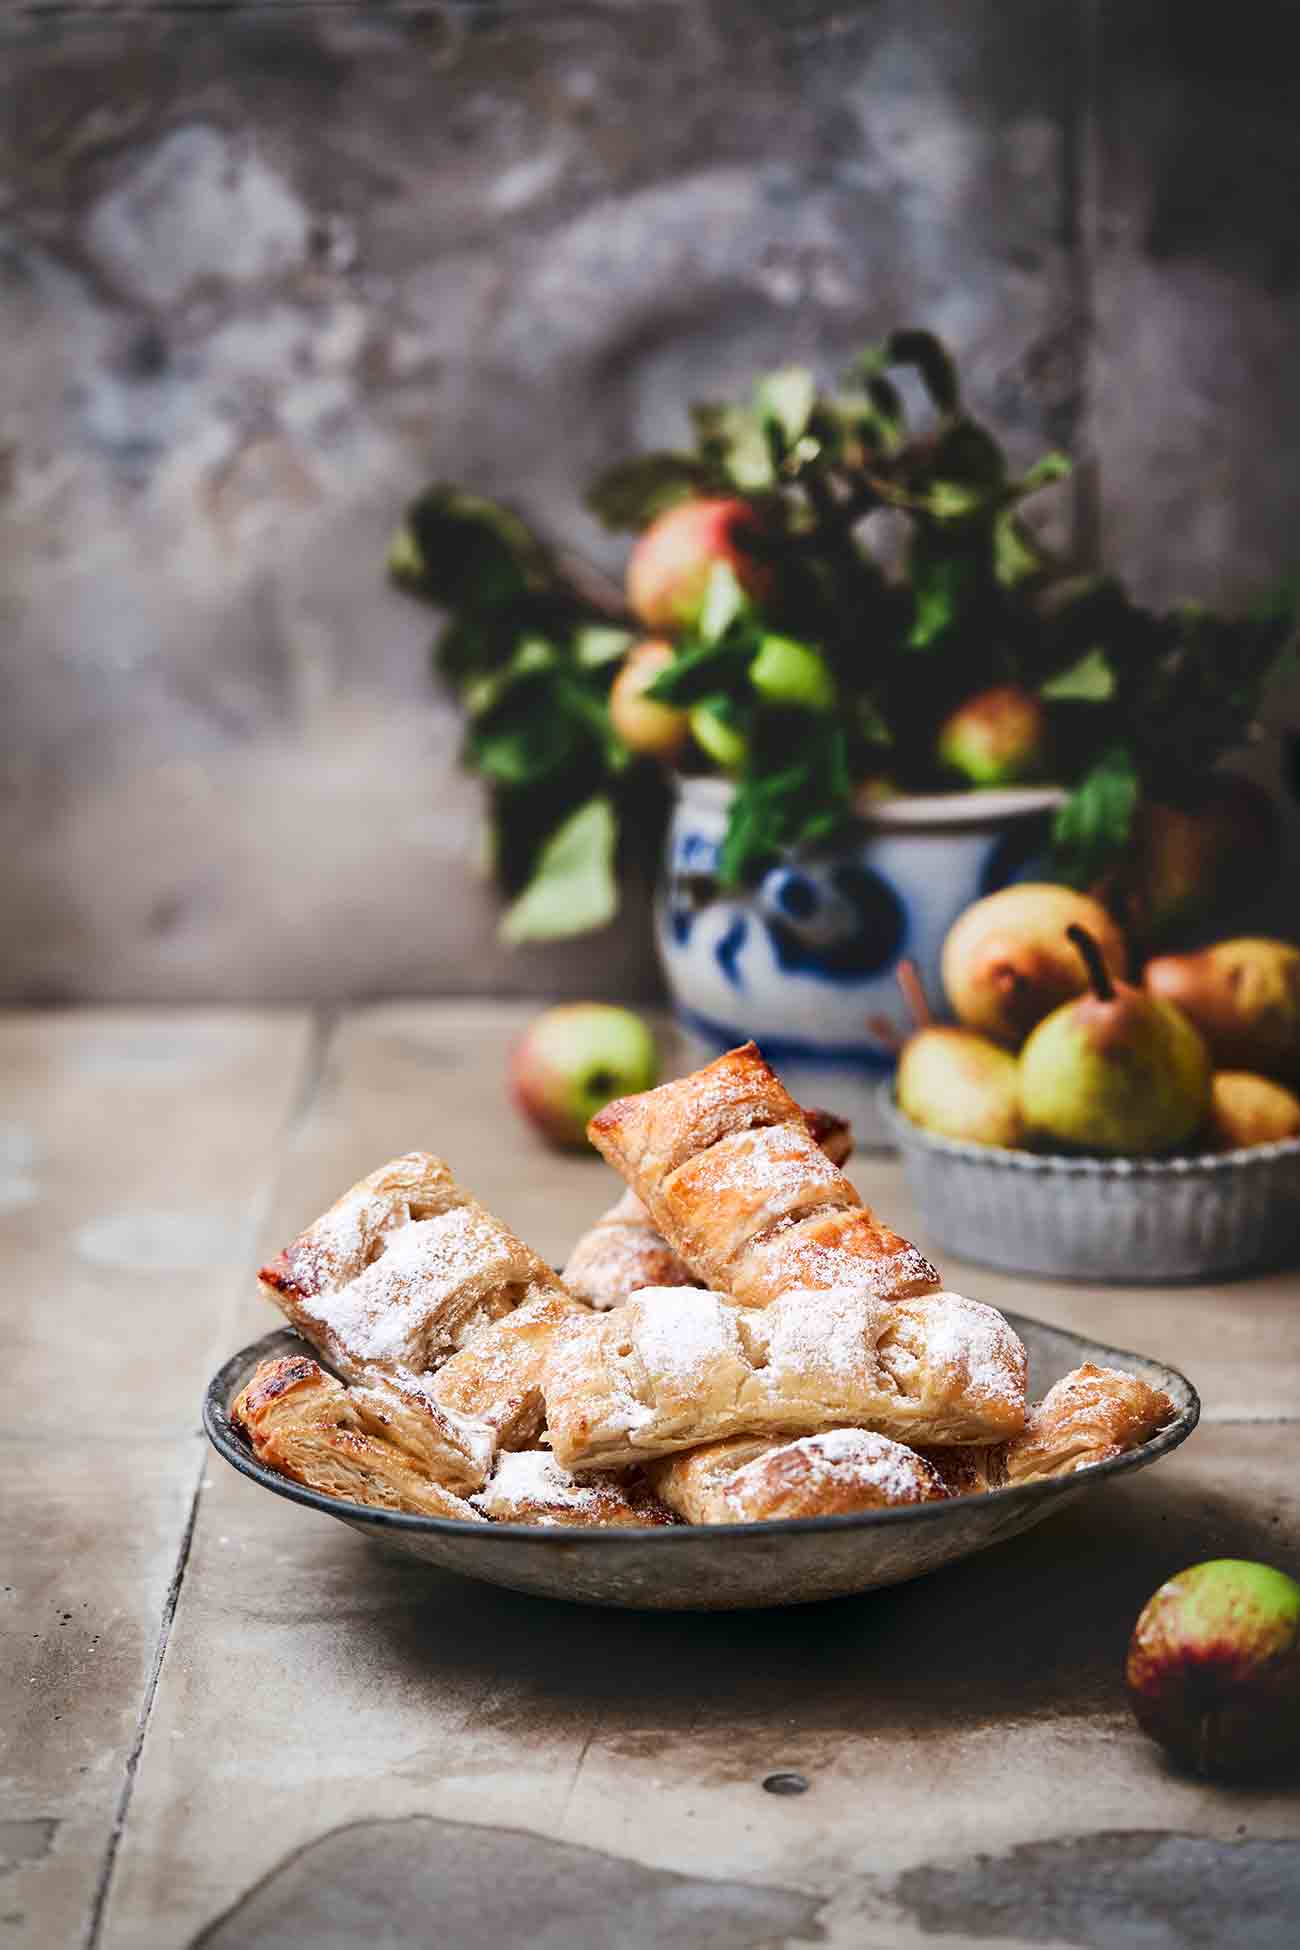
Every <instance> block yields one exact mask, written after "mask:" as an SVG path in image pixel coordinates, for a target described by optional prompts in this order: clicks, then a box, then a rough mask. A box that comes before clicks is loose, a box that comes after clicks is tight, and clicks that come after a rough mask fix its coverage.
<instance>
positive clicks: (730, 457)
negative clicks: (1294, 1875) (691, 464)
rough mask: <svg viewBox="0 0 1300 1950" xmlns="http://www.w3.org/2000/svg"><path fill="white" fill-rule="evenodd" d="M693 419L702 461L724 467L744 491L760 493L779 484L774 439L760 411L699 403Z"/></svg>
mask: <svg viewBox="0 0 1300 1950" xmlns="http://www.w3.org/2000/svg"><path fill="white" fill-rule="evenodd" d="M691 422H692V424H693V426H694V428H695V432H696V438H697V439H698V441H699V443H700V453H701V458H702V460H703V461H704V462H705V463H706V465H710V464H711V465H712V466H714V467H717V468H720V469H721V470H722V472H723V474H724V475H725V476H726V478H727V480H728V481H730V483H731V484H732V486H733V487H737V488H739V489H740V491H741V493H742V494H760V493H762V492H763V491H764V490H766V489H768V488H770V487H773V486H774V485H775V483H776V468H775V466H774V465H773V461H772V447H771V442H770V441H769V440H768V437H767V429H766V427H765V426H764V424H763V422H762V420H761V419H760V418H759V417H758V415H757V413H751V412H750V411H749V409H748V408H747V407H744V406H731V405H721V406H718V405H707V404H706V405H695V406H692V408H691Z"/></svg>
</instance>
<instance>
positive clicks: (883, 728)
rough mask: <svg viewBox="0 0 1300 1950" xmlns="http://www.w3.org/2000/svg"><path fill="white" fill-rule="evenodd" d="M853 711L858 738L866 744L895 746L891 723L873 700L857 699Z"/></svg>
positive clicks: (867, 698)
mask: <svg viewBox="0 0 1300 1950" xmlns="http://www.w3.org/2000/svg"><path fill="white" fill-rule="evenodd" d="M853 709H854V713H855V716H856V718H857V729H858V736H859V737H860V738H861V739H862V740H863V741H864V743H866V744H868V745H884V746H890V745H892V744H893V742H894V733H893V730H892V728H891V727H890V724H889V721H888V719H887V718H886V717H885V715H884V713H883V712H882V711H881V709H880V707H879V705H878V704H876V703H875V702H874V700H873V699H872V698H869V697H858V698H856V699H855V700H854V706H853Z"/></svg>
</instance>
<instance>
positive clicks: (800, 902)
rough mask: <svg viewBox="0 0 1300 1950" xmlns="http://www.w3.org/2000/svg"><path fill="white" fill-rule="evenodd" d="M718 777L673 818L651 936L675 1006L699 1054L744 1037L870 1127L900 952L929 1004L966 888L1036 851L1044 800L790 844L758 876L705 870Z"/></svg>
mask: <svg viewBox="0 0 1300 1950" xmlns="http://www.w3.org/2000/svg"><path fill="white" fill-rule="evenodd" d="M725 826H726V794H725V788H724V787H720V786H719V784H718V782H717V781H712V780H709V781H686V782H684V783H683V786H682V790H681V792H680V794H679V796H678V800H677V804H676V808H675V811H674V815H673V820H672V824H671V827H670V831H669V841H668V855H667V862H666V872H665V876H664V881H663V885H662V887H661V891H660V897H659V904H658V937H659V947H660V953H661V955H662V958H663V963H664V968H665V971H666V973H667V976H668V981H669V985H670V988H671V990H672V994H673V1000H674V1002H675V1004H676V1007H677V1012H678V1015H679V1017H680V1019H681V1021H682V1023H683V1026H684V1027H685V1029H686V1030H687V1032H688V1034H689V1036H690V1038H691V1040H692V1041H693V1042H694V1044H695V1045H696V1047H697V1048H698V1049H699V1050H700V1052H701V1054H702V1055H703V1054H709V1053H712V1054H716V1053H717V1052H719V1051H721V1050H723V1049H727V1048H730V1047H732V1046H734V1045H735V1044H737V1043H743V1042H745V1041H747V1040H748V1039H749V1038H750V1037H753V1038H754V1039H755V1041H757V1042H758V1043H759V1045H760V1046H761V1047H762V1049H763V1050H764V1052H765V1053H766V1054H767V1056H768V1057H769V1058H770V1060H771V1061H772V1062H774V1063H775V1064H776V1065H777V1067H778V1068H780V1069H781V1071H782V1073H783V1075H785V1076H786V1077H787V1079H788V1081H789V1082H790V1085H791V1088H792V1089H793V1090H794V1092H795V1094H796V1096H799V1097H801V1098H802V1100H803V1101H804V1102H812V1103H816V1102H819V1101H820V1102H823V1103H825V1104H826V1105H827V1106H828V1107H829V1108H831V1109H835V1110H841V1111H843V1112H845V1113H846V1114H848V1115H851V1116H852V1117H853V1120H854V1123H855V1125H856V1126H857V1127H858V1128H859V1131H860V1134H861V1136H862V1137H863V1139H864V1141H867V1142H870V1141H871V1140H872V1138H873V1137H876V1136H878V1135H879V1126H878V1123H877V1121H876V1116H875V1110H874V1102H873V1096H872V1093H873V1092H874V1089H875V1087H876V1085H877V1084H878V1082H879V1079H880V1078H881V1077H882V1076H885V1075H887V1074H888V1073H889V1071H890V1070H891V1069H892V1067H893V1064H894V1059H895V1054H896V1051H897V1048H898V1045H899V1043H900V1042H901V1041H902V1039H903V1037H904V1036H905V1035H906V1034H907V1033H908V1031H909V1029H910V1027H911V1024H910V1022H909V1020H908V1018H907V1013H906V1010H905V1008H904V1004H903V999H902V995H901V993H900V991H899V987H898V981H897V971H898V964H899V962H900V961H901V960H902V958H903V957H904V956H910V957H911V958H912V959H913V960H914V961H915V962H916V963H917V966H918V968H919V969H920V972H921V977H922V980H923V981H924V983H925V986H926V988H927V991H928V992H929V994H930V996H931V998H932V1000H933V1001H934V1003H935V1004H936V1006H941V1005H942V1000H943V997H942V990H941V986H940V981H939V955H940V950H941V948H942V945H943V939H944V936H945V935H946V934H947V932H948V929H949V928H950V927H951V925H952V923H953V921H954V920H956V918H957V916H958V914H960V913H961V911H962V909H963V908H965V907H967V906H969V904H970V903H971V902H972V901H973V900H978V899H979V897H980V896H981V895H982V894H984V893H986V892H989V891H991V890H992V889H993V888H994V887H998V886H1004V885H1006V884H1007V883H1008V882H1009V881H1011V880H1014V879H1020V878H1024V877H1025V875H1026V874H1027V873H1029V872H1031V871H1032V870H1033V868H1034V864H1035V862H1036V861H1038V860H1040V859H1041V852H1042V847H1043V842H1044V837H1045V826H1044V818H1043V814H1042V811H1041V808H1040V809H1038V810H1037V811H1036V812H1035V813H1033V814H1032V815H1029V814H1021V815H1019V816H1015V817H1011V818H1008V817H1007V816H1005V815H1002V816H998V815H991V816H989V817H988V818H981V817H979V815H978V808H976V809H975V811H974V812H969V813H968V814H967V816H966V817H965V818H954V819H953V820H952V821H951V822H945V823H944V824H943V825H941V826H939V825H922V824H919V823H918V824H917V825H916V826H909V825H907V824H905V823H901V822H900V823H897V824H894V823H890V824H882V825H880V826H878V827H872V828H868V827H863V828H861V829H860V830H859V833H858V834H857V835H856V836H855V837H853V838H852V839H850V840H849V841H848V842H847V843H846V844H844V845H843V846H841V847H839V848H838V849H836V850H835V851H833V852H822V853H817V854H809V855H803V854H799V855H792V856H791V857H790V858H789V859H787V860H783V861H782V862H780V863H779V864H778V865H777V866H774V867H773V868H772V869H771V870H770V871H769V872H768V873H767V874H766V875H765V876H764V878H763V880H762V881H761V882H760V884H759V885H758V886H757V887H756V888H753V889H745V890H742V891H731V890H725V891H724V890H722V889H720V888H719V887H718V885H717V882H716V880H715V878H714V875H715V872H716V866H717V857H718V848H719V845H720V843H721V840H722V837H723V833H724V831H725Z"/></svg>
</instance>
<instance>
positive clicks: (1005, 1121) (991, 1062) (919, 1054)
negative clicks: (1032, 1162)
mask: <svg viewBox="0 0 1300 1950" xmlns="http://www.w3.org/2000/svg"><path fill="white" fill-rule="evenodd" d="M894 1088H895V1094H896V1095H897V1098H898V1107H899V1109H900V1110H901V1111H902V1112H903V1113H904V1115H905V1116H907V1117H910V1118H911V1120H912V1122H913V1123H914V1124H919V1125H920V1126H921V1128H922V1129H923V1130H926V1131H934V1132H935V1133H936V1134H937V1135H938V1136H940V1137H950V1138H964V1139H965V1141H966V1142H967V1143H968V1144H1001V1145H1009V1146H1011V1147H1015V1146H1016V1145H1018V1144H1019V1143H1020V1140H1021V1136H1022V1132H1023V1124H1022V1121H1021V1116H1020V1092H1019V1072H1018V1069H1017V1066H1016V1059H1015V1057H1014V1056H1012V1055H1011V1053H1010V1051H1009V1050H1005V1049H1003V1048H1002V1046H1001V1044H1000V1043H991V1042H990V1041H989V1039H988V1038H987V1036H977V1035H976V1034H975V1032H974V1030H972V1029H956V1028H953V1027H952V1026H950V1025H946V1024H945V1025H939V1024H936V1025H934V1026H933V1027H927V1028H925V1029H918V1030H917V1032H916V1034H915V1035H914V1036H909V1037H908V1039H907V1041H906V1042H905V1043H904V1045H903V1048H902V1051H901V1053H900V1055H899V1059H898V1074H897V1080H896V1082H895V1086H894Z"/></svg>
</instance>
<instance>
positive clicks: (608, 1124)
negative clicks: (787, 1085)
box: [588, 1043, 940, 1306]
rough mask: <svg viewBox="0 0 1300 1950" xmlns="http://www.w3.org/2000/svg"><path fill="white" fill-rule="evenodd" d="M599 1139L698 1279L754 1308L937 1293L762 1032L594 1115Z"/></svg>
mask: <svg viewBox="0 0 1300 1950" xmlns="http://www.w3.org/2000/svg"><path fill="white" fill-rule="evenodd" d="M588 1128H589V1135H590V1137H591V1140H592V1143H593V1144H595V1145H596V1147H597V1149H598V1150H599V1151H600V1152H601V1153H602V1155H603V1156H604V1157H605V1158H607V1159H608V1161H609V1162H610V1164H612V1165H613V1166H614V1167H615V1169H616V1170H617V1171H619V1172H621V1174H622V1175H623V1177H624V1178H625V1179H626V1180H627V1182H628V1184H629V1185H630V1186H631V1187H632V1189H633V1191H634V1192H635V1193H636V1194H637V1196H638V1197H639V1198H640V1199H641V1200H642V1201H643V1202H644V1204H645V1205H646V1207H647V1209H648V1211H649V1213H650V1216H651V1219H652V1220H653V1222H654V1224H655V1225H656V1227H657V1228H658V1229H659V1231H660V1232H662V1234H663V1235H664V1237H665V1238H666V1239H667V1240H668V1243H669V1244H670V1245H671V1246H672V1247H673V1249H674V1250H675V1251H676V1252H677V1253H678V1254H679V1255H680V1257H681V1258H682V1259H683V1260H685V1262H686V1264H687V1265H688V1266H690V1267H691V1268H692V1269H693V1270H694V1272H695V1273H696V1274H697V1276H698V1277H699V1278H700V1280H701V1281H702V1282H703V1283H704V1284H705V1285H706V1286H708V1287H710V1288H713V1289H715V1290H718V1289H721V1290H723V1291H725V1292H727V1293H729V1294H731V1295H732V1296H733V1297H734V1298H735V1299H737V1300H740V1301H743V1302H744V1303H745V1305H747V1306H766V1305H768V1304H769V1303H770V1302H771V1301H773V1300H775V1299H776V1298H777V1297H778V1296H779V1295H780V1294H782V1293H784V1292H787V1291H788V1290H789V1289H790V1288H792V1287H804V1288H823V1289H829V1288H843V1287H851V1288H852V1290H853V1291H854V1292H856V1293H858V1294H860V1295H862V1296H864V1297H865V1296H867V1295H873V1296H875V1297H877V1298H879V1299H882V1300H887V1301H895V1300H900V1299H903V1298H906V1297H909V1296H911V1295H914V1294H919V1293H925V1292H927V1291H930V1292H935V1291H938V1290H939V1287H940V1280H939V1276H938V1274H937V1273H936V1272H935V1270H934V1268H933V1266H931V1265H930V1263H929V1261H928V1260H927V1259H925V1257H924V1256H923V1255H922V1254H921V1253H919V1252H918V1251H917V1250H916V1248H915V1247H914V1246H912V1245H910V1244H909V1243H908V1241H907V1240H905V1239H902V1238H900V1237H899V1236H898V1234H897V1233H895V1232H891V1231H890V1229H889V1228H888V1227H887V1226H883V1225H881V1223H880V1222H879V1220H877V1219H876V1218H875V1217H874V1215H873V1214H872V1213H871V1212H870V1211H869V1210H868V1209H867V1208H866V1206H864V1205H863V1203H862V1200H861V1198H860V1197H859V1195H858V1193H857V1191H856V1190H855V1189H854V1187H853V1185H852V1184H850V1182H849V1180H848V1179H847V1178H846V1177H845V1176H844V1174H843V1172H842V1171H840V1169H839V1168H838V1166H837V1165H835V1164H833V1163H832V1162H831V1160H830V1159H829V1158H828V1157H827V1156H826V1155H825V1153H824V1152H823V1151H822V1150H821V1148H820V1147H819V1145H818V1143H817V1141H816V1138H815V1137H814V1135H813V1132H812V1130H811V1129H810V1128H809V1124H808V1120H807V1118H806V1116H805V1115H804V1113H803V1111H802V1110H801V1109H800V1108H799V1106H798V1104H796V1103H795V1101H794V1099H793V1098H792V1097H791V1096H790V1094H789V1092H788V1091H786V1090H785V1089H784V1088H783V1087H782V1085H781V1084H780V1082H779V1081H778V1080H777V1078H776V1076H775V1075H774V1073H773V1072H772V1070H771V1068H770V1067H769V1066H768V1064H767V1063H766V1062H764V1060H763V1058H762V1057H761V1056H760V1054H759V1052H758V1050H757V1048H756V1046H755V1045H754V1044H753V1043H746V1044H745V1045H744V1046H743V1047H742V1048H740V1049H735V1050H731V1051H730V1052H729V1053H728V1054H727V1055H725V1056H720V1057H719V1058H718V1059H717V1061H716V1062H714V1063H710V1064H708V1065H706V1067H705V1068H704V1069H702V1070H697V1071H695V1072H694V1074H693V1075H691V1076H688V1077H683V1078H681V1079H680V1080H678V1081H677V1082H675V1083H666V1084H661V1085H660V1087H659V1088H658V1089H657V1090H648V1091H644V1092H642V1093H641V1094H640V1095H639V1096H635V1097H621V1098H618V1099H616V1100H615V1101H614V1102H613V1103H611V1104H607V1105H606V1106H605V1108H604V1110H602V1111H600V1112H599V1113H598V1114H597V1115H596V1116H595V1117H594V1118H593V1119H592V1121H591V1124H590V1126H589V1127H588Z"/></svg>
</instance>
